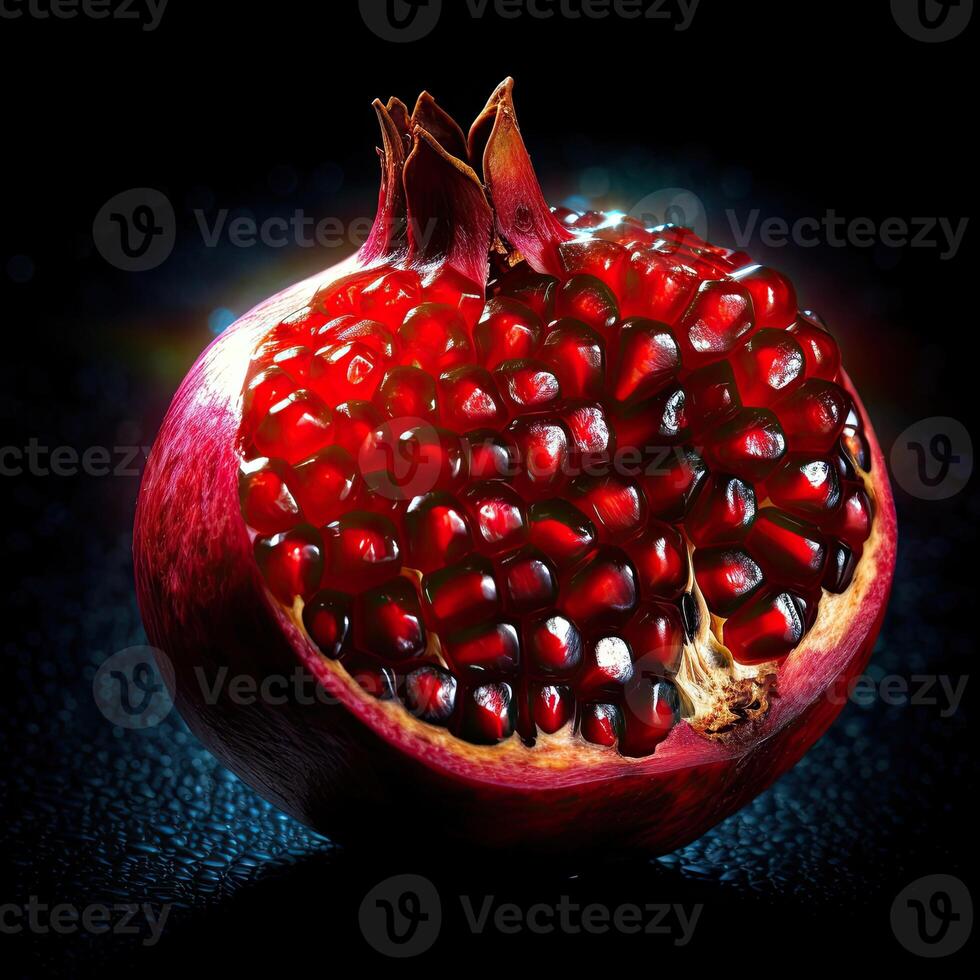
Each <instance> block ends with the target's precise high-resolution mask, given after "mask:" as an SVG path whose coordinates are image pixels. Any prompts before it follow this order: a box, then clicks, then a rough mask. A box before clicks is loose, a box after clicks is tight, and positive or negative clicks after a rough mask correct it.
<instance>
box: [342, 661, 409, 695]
mask: <svg viewBox="0 0 980 980" xmlns="http://www.w3.org/2000/svg"><path fill="white" fill-rule="evenodd" d="M344 666H345V667H346V668H347V672H348V673H349V674H350V675H351V677H353V678H354V680H355V681H356V682H357V683H358V684H359V685H360V687H361V688H362V690H364V691H365V692H366V693H367V694H370V695H371V697H373V698H377V699H378V700H379V701H393V700H394V698H395V686H396V681H395V672H394V671H393V670H392V669H391V668H390V667H381V666H379V665H378V664H376V663H370V662H368V660H367V658H361V659H359V660H357V661H354V660H350V661H348V660H345V661H344Z"/></svg>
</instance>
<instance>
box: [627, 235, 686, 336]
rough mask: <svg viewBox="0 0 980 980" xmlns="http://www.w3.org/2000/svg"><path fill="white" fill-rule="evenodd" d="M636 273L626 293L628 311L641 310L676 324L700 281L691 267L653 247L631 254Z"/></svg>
mask: <svg viewBox="0 0 980 980" xmlns="http://www.w3.org/2000/svg"><path fill="white" fill-rule="evenodd" d="M630 266H631V270H632V272H633V276H632V277H631V281H630V288H629V290H628V291H627V294H626V302H625V307H626V308H625V311H624V312H626V313H627V314H633V313H642V314H643V315H644V316H649V317H652V318H653V319H655V320H660V321H662V322H664V323H676V322H677V319H678V318H679V317H680V315H681V313H683V312H684V310H686V309H687V307H688V305H689V304H690V302H691V298H692V297H693V295H694V292H695V290H696V289H697V288H698V285H699V283H700V281H701V280H700V277H699V276H698V274H697V272H696V271H695V270H694V269H692V268H691V267H690V266H687V265H684V264H683V263H682V262H678V261H677V260H676V259H675V258H673V257H672V256H670V255H665V254H664V253H663V252H659V251H656V250H654V249H650V248H643V249H639V250H638V251H635V252H634V253H633V254H632V256H630Z"/></svg>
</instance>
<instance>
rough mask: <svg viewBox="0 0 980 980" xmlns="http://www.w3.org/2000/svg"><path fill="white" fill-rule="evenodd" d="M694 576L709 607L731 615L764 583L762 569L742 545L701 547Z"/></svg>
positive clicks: (722, 614) (695, 564)
mask: <svg viewBox="0 0 980 980" xmlns="http://www.w3.org/2000/svg"><path fill="white" fill-rule="evenodd" d="M694 578H695V579H696V580H697V583H698V587H699V588H700V589H701V593H702V595H704V600H705V602H707V604H708V608H709V609H710V610H711V611H712V612H713V613H714V614H715V615H716V616H730V615H731V614H732V613H733V612H734V611H735V610H736V609H737V608H738V607H739V606H740V605H741V604H742V603H743V602H744V601H745V600H746V599H747V598H748V597H749V596H750V595H751V594H752V593H753V592H754V591H755V590H756V589H757V588H759V586H760V585H762V569H761V568H759V566H758V565H757V564H756V563H755V562H754V561H753V560H752V559H751V558H750V557H749V556H748V555H747V554H746V553H745V552H744V551H741V550H739V549H735V548H698V549H697V550H696V551H695V552H694Z"/></svg>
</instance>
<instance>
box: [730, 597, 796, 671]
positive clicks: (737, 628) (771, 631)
mask: <svg viewBox="0 0 980 980" xmlns="http://www.w3.org/2000/svg"><path fill="white" fill-rule="evenodd" d="M804 615H805V610H804V609H803V607H802V605H801V604H800V601H799V599H798V598H797V597H796V596H794V595H792V594H791V593H789V592H779V593H771V592H767V593H763V594H761V595H759V596H756V597H754V598H752V599H750V600H749V601H748V602H747V603H746V604H745V605H744V606H742V608H741V609H739V610H738V611H737V612H736V613H735V614H734V615H733V616H732V617H731V618H729V619H727V620H726V621H725V627H724V642H725V645H726V646H727V647H728V649H729V650H730V651H731V654H732V656H733V657H734V658H735V659H736V660H737V661H738V662H739V663H740V664H745V665H748V666H751V665H752V664H760V663H765V662H766V661H767V660H778V659H780V658H781V657H785V656H786V655H787V654H788V653H789V652H790V651H791V650H792V649H793V648H794V647H795V646H797V645H798V644H799V642H800V640H802V639H803V633H804V632H805V624H804Z"/></svg>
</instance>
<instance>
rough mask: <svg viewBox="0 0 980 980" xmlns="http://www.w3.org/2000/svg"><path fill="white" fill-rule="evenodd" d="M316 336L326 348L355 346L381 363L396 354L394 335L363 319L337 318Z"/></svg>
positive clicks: (375, 323) (376, 322) (377, 324)
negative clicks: (367, 352) (363, 349)
mask: <svg viewBox="0 0 980 980" xmlns="http://www.w3.org/2000/svg"><path fill="white" fill-rule="evenodd" d="M317 336H318V337H320V338H321V340H322V343H323V345H325V346H328V347H329V346H337V345H345V344H357V345H358V346H359V347H361V348H367V349H368V350H370V351H371V352H372V353H373V354H374V355H375V357H376V358H378V359H380V361H381V362H385V361H390V360H391V359H392V358H393V357H395V355H396V353H397V352H398V344H397V341H396V340H395V335H394V334H393V333H392V332H391V331H390V330H389V329H388V328H387V327H386V326H385V325H384V324H383V323H378V321H377V320H365V319H364V318H363V317H356V316H345V317H339V318H338V319H336V320H333V321H332V322H330V323H328V324H327V325H326V326H325V327H323V328H322V329H321V330H320V331H319V332H318V334H317ZM362 397H363V396H362Z"/></svg>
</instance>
